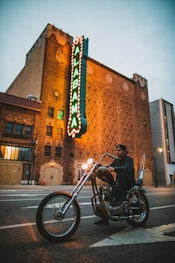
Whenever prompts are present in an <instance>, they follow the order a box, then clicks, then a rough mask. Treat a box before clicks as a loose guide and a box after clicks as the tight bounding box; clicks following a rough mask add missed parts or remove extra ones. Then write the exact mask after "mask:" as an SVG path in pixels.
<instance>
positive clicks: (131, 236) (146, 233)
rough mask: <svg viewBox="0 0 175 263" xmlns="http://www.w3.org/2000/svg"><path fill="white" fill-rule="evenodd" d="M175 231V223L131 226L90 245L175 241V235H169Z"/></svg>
mask: <svg viewBox="0 0 175 263" xmlns="http://www.w3.org/2000/svg"><path fill="white" fill-rule="evenodd" d="M174 231H175V223H173V224H168V225H162V226H156V227H152V228H147V229H143V228H137V229H136V228H133V227H131V226H129V227H127V228H125V229H124V230H122V231H121V232H117V233H115V234H113V235H111V236H109V237H108V238H105V239H103V240H101V241H99V242H97V243H95V244H93V245H91V246H90V247H107V246H120V245H131V244H141V243H142V244H143V243H154V242H165V241H175V236H174V237H173V236H168V233H170V232H174Z"/></svg>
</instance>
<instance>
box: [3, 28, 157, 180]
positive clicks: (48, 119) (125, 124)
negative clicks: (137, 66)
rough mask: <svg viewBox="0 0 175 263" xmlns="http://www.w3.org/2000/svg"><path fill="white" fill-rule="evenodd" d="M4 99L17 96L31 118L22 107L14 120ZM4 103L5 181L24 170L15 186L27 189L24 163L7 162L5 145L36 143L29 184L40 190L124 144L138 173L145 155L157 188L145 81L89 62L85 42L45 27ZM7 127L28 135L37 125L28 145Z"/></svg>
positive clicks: (149, 175)
mask: <svg viewBox="0 0 175 263" xmlns="http://www.w3.org/2000/svg"><path fill="white" fill-rule="evenodd" d="M116 52H117V50H116ZM111 57H112V54H111ZM3 96H7V98H8V96H9V98H12V97H14V96H16V97H20V99H21V100H23V106H24V105H25V106H26V109H24V108H23V111H24V112H26V113H23V114H22V113H21V111H20V108H21V105H16V104H15V105H14V104H13V105H11V106H10V107H11V111H12V112H13V114H12V113H10V112H8V107H9V106H8V105H7V104H6V102H5V101H3V100H5V98H4V97H3ZM1 97H2V100H1V102H2V103H3V104H2V103H1V106H0V107H1V132H0V146H1V158H0V165H1V167H2V166H3V176H5V177H6V175H7V174H9V173H10V172H8V168H7V167H8V166H9V163H11V162H13V165H14V164H15V163H16V164H19V163H20V169H21V170H22V173H20V176H21V178H19V180H18V183H20V182H21V181H22V182H23V179H24V176H23V174H24V173H25V164H26V160H22V159H19V158H17V157H15V158H16V159H14V158H12V156H11V155H5V154H4V152H3V151H2V149H3V147H4V146H5V147H13V146H14V145H15V147H19V146H20V147H21V146H22V145H25V147H28V146H27V144H26V143H29V144H32V143H34V142H35V143H34V144H33V145H30V147H29V148H30V149H32V152H33V157H32V158H30V160H28V161H29V162H28V164H30V171H29V179H32V180H34V181H35V183H41V184H42V183H46V184H63V183H69V184H71V183H75V182H76V181H77V180H78V178H79V177H80V176H81V173H82V171H81V164H82V163H83V162H85V161H86V160H87V158H89V157H93V158H95V159H98V158H99V157H100V155H101V154H102V153H103V152H106V151H108V152H110V153H112V154H115V146H116V144H118V143H123V144H125V145H126V146H127V148H128V152H129V155H131V156H132V157H133V158H134V162H135V171H136V174H137V172H138V169H139V166H140V162H141V159H142V154H143V153H144V152H146V165H145V180H144V183H145V184H146V185H152V184H153V183H154V182H153V181H154V178H153V175H152V168H153V167H152V165H153V164H152V161H153V160H152V140H151V123H150V109H149V100H148V87H147V80H146V79H145V78H143V77H141V76H140V75H139V74H133V76H132V78H128V77H126V76H124V75H122V74H121V73H118V72H116V71H114V70H113V69H111V68H109V67H107V66H105V65H103V64H101V63H99V62H98V61H96V60H94V59H93V58H90V57H89V56H88V39H85V38H84V37H83V36H79V37H77V38H75V40H74V39H73V37H72V36H70V35H69V34H66V33H65V32H63V31H62V30H60V29H58V28H56V27H55V26H53V25H50V24H48V25H47V26H46V28H45V29H44V31H43V32H42V33H41V35H40V36H39V38H38V39H37V41H36V42H35V43H34V45H33V47H32V48H31V50H30V51H29V52H28V54H27V55H26V61H25V65H24V67H23V69H22V70H21V72H20V73H19V74H18V76H17V77H16V79H15V80H14V81H13V83H12V84H11V85H10V87H9V88H8V89H7V91H6V95H2V94H1ZM27 103H33V104H32V105H33V106H32V107H31V105H30V106H29V105H28V104H27ZM2 105H4V106H2ZM4 107H5V108H4ZM2 108H3V109H2ZM18 108H19V112H18ZM3 111H4V112H3ZM10 114H11V115H13V117H12V118H11V119H9V115H10ZM27 114H29V116H31V117H30V118H29V117H27ZM7 116H8V117H7ZM27 120H30V121H31V122H29V123H28V122H27ZM8 122H11V123H12V124H13V125H12V126H13V129H15V128H14V127H15V126H16V124H17V125H18V124H21V125H23V128H22V130H23V131H25V129H26V128H25V125H27V126H32V127H31V128H30V129H31V138H30V141H29V139H28V138H27V139H26V138H25V141H24V140H23V137H20V136H18V137H16V134H15V132H14V130H13V132H12V130H11V131H10V132H9V133H10V135H9V133H8V134H7V130H8ZM29 124H30V125H29ZM22 134H23V133H22ZM13 135H15V136H13ZM23 135H25V132H24V134H23ZM105 162H106V163H109V162H111V160H108V159H106V160H105ZM5 167H6V168H5ZM20 176H19V177H20ZM1 177H2V176H0V183H3V182H4V179H3V180H2V179H1ZM10 177H11V180H10V181H9V183H13V182H14V181H13V179H12V177H13V171H11V176H10ZM15 182H16V181H15Z"/></svg>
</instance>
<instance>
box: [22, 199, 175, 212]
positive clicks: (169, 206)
mask: <svg viewBox="0 0 175 263" xmlns="http://www.w3.org/2000/svg"><path fill="white" fill-rule="evenodd" d="M29 200H31V199H29ZM78 204H79V206H84V205H91V202H81V203H80V202H79V203H78ZM171 207H175V205H164V206H157V207H151V208H150V210H156V209H164V208H171ZM36 208H38V205H31V206H23V207H21V209H36Z"/></svg>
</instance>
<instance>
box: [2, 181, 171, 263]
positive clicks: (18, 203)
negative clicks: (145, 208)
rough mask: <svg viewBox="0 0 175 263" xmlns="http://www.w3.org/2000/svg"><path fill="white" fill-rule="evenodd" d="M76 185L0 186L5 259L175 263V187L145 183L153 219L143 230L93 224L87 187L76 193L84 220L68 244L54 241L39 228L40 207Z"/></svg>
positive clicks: (61, 262) (45, 262) (116, 224)
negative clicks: (48, 197) (52, 194)
mask: <svg viewBox="0 0 175 263" xmlns="http://www.w3.org/2000/svg"><path fill="white" fill-rule="evenodd" d="M72 188H73V186H59V187H58V188H57V187H49V186H13V187H10V186H8V187H7V186H6V187H2V186H1V189H0V262H1V263H5V262H7V263H21V262H22V263H31V262H32V263H40V262H42V263H64V262H66V263H69V262H71V263H72V262H74V263H92V262H93V263H103V262H105V263H106V262H112V263H113V262H120V263H125V262H131V263H132V262H133V263H142V262H143V263H146V262H154V261H155V262H159V263H161V262H166V263H169V262H170V263H172V262H174V259H175V188H168V187H167V188H166V187H164V188H154V187H149V188H148V187H147V188H146V190H147V198H148V200H149V204H150V216H149V219H148V221H147V223H146V225H145V226H144V228H132V227H131V226H129V225H128V224H127V222H125V221H122V222H110V224H109V225H107V226H97V225H95V224H94V222H95V220H97V217H96V216H95V215H94V214H93V211H92V208H91V205H90V196H91V193H92V192H91V188H90V186H85V187H84V188H83V189H82V191H81V192H80V195H79V197H78V202H79V205H80V209H81V222H80V225H79V228H78V230H77V232H76V233H75V234H74V235H73V236H72V237H71V238H70V239H69V240H68V241H67V242H63V243H56V244H53V243H50V242H48V241H46V240H45V239H44V238H43V237H42V236H41V235H40V234H39V232H38V230H37V228H36V224H35V215H36V209H37V206H38V204H39V203H40V201H41V200H42V198H43V197H44V196H45V195H46V194H48V193H50V192H53V191H56V190H64V191H68V192H70V191H71V189H72Z"/></svg>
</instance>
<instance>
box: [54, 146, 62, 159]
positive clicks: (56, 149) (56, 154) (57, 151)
mask: <svg viewBox="0 0 175 263" xmlns="http://www.w3.org/2000/svg"><path fill="white" fill-rule="evenodd" d="M61 154H62V147H56V148H55V157H60V158H61Z"/></svg>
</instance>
